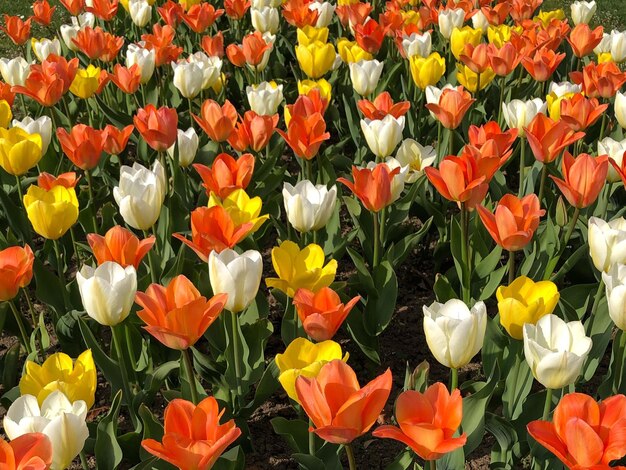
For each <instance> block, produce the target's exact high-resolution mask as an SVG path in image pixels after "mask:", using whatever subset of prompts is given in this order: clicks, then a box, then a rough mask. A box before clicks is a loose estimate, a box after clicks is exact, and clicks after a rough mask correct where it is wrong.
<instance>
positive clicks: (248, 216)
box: [208, 189, 270, 233]
mask: <svg viewBox="0 0 626 470" xmlns="http://www.w3.org/2000/svg"><path fill="white" fill-rule="evenodd" d="M208 206H209V207H213V206H222V207H223V208H224V209H226V212H228V215H230V217H231V218H232V219H233V223H234V224H235V226H237V227H238V226H240V225H243V224H247V223H252V224H253V227H252V232H251V233H254V232H256V231H257V230H258V229H259V228H261V225H263V222H265V221H266V220H267V219H269V217H270V216H269V215H267V214H266V215H261V216H259V214H260V213H261V208H262V206H263V201H262V200H261V198H260V197H258V196H257V197H253V198H251V197H250V196H248V194H247V193H246V192H245V191H244V190H243V189H236V190H235V191H233V192H232V193H230V194H229V195H228V196H226V197H225V198H224V199H220V198H219V197H218V196H217V195H216V194H215V193H211V196H210V197H209V204H208Z"/></svg>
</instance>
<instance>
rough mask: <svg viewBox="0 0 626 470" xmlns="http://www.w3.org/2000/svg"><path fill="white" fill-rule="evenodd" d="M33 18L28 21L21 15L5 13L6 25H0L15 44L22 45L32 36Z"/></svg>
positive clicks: (0, 29) (0, 28) (1, 29)
mask: <svg viewBox="0 0 626 470" xmlns="http://www.w3.org/2000/svg"><path fill="white" fill-rule="evenodd" d="M31 22H32V18H28V19H27V20H26V21H24V20H22V18H20V17H19V16H10V15H6V14H5V15H4V24H5V25H4V26H0V31H4V32H5V33H6V35H7V36H8V37H9V39H10V40H11V41H13V44H15V45H16V46H21V45H22V44H24V43H26V41H28V38H29V37H30V28H31Z"/></svg>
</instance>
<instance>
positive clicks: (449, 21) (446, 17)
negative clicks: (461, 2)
mask: <svg viewBox="0 0 626 470" xmlns="http://www.w3.org/2000/svg"><path fill="white" fill-rule="evenodd" d="M437 21H438V22H439V32H440V33H441V35H442V36H443V37H444V38H446V39H450V37H451V36H452V32H453V31H454V30H455V29H459V28H461V27H463V23H464V22H465V11H463V10H462V9H461V8H455V9H446V10H442V11H440V12H439V15H438V18H437Z"/></svg>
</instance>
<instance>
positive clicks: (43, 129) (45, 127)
mask: <svg viewBox="0 0 626 470" xmlns="http://www.w3.org/2000/svg"><path fill="white" fill-rule="evenodd" d="M12 126H13V127H19V128H21V129H24V130H25V131H26V132H27V133H28V134H31V135H32V134H39V136H40V137H41V154H42V155H45V154H46V152H47V151H48V146H49V145H50V141H51V140H52V119H50V118H49V117H48V116H41V117H39V118H37V119H33V118H31V117H29V116H26V117H25V118H24V119H22V120H21V121H18V120H17V119H14V120H13V123H12Z"/></svg>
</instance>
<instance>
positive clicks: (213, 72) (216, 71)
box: [187, 51, 222, 90]
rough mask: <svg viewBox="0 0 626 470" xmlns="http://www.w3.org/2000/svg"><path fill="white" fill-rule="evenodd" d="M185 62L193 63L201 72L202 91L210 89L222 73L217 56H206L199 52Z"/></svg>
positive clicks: (220, 62) (220, 61)
mask: <svg viewBox="0 0 626 470" xmlns="http://www.w3.org/2000/svg"><path fill="white" fill-rule="evenodd" d="M187 62H190V63H194V64H196V65H197V66H198V67H200V70H202V74H203V81H202V89H203V90H207V89H209V88H211V87H212V86H213V85H215V83H216V82H217V81H218V80H219V79H220V75H221V73H222V59H220V58H219V57H217V56H208V55H206V54H205V53H204V52H202V51H199V52H196V53H194V54H192V55H190V56H189V58H188V59H187Z"/></svg>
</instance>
